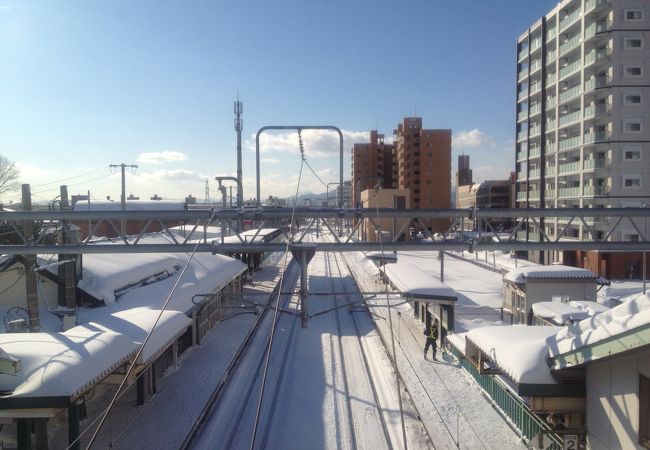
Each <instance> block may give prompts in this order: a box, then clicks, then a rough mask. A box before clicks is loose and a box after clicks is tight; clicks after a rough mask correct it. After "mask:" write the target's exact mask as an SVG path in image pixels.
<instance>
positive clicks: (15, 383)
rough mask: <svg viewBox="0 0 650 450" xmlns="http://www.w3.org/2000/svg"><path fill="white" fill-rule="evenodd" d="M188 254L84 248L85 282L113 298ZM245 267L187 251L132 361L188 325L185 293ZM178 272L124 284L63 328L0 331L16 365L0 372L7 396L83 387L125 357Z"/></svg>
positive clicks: (216, 285)
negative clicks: (61, 330) (182, 268)
mask: <svg viewBox="0 0 650 450" xmlns="http://www.w3.org/2000/svg"><path fill="white" fill-rule="evenodd" d="M165 240H170V238H169V237H168V236H166V235H163V234H162V233H157V234H154V235H148V236H145V237H144V238H143V239H142V243H143V244H146V243H160V242H162V241H165ZM106 244H107V243H106V242H104V245H106ZM90 245H98V244H90ZM188 258H189V255H187V254H184V253H178V254H177V253H163V254H147V253H144V254H142V253H140V254H128V255H125V254H122V255H120V254H88V255H84V269H83V270H84V280H85V281H84V282H85V283H86V285H85V288H87V289H92V291H93V292H94V293H96V294H98V295H99V294H101V295H103V296H104V300H107V299H109V298H110V297H111V296H112V297H113V298H114V292H115V289H116V287H124V286H128V285H130V284H132V283H133V280H134V279H139V278H141V277H150V275H151V274H152V273H156V272H157V271H160V270H161V269H162V270H165V268H168V267H173V265H174V264H181V265H184V264H185V262H186V261H187V260H188ZM245 270H246V265H245V264H243V263H242V262H241V261H238V260H235V259H233V258H229V257H227V256H224V255H212V254H206V253H197V254H195V255H194V256H193V258H192V260H191V261H190V263H189V265H188V267H187V270H186V271H185V273H184V274H183V278H182V280H181V282H180V283H179V284H178V286H177V288H176V291H175V292H174V295H173V296H172V297H171V299H170V302H169V305H168V308H167V310H166V311H165V312H164V313H163V314H162V316H161V319H160V322H159V323H158V325H157V326H156V330H155V331H154V333H153V334H152V337H151V338H150V340H149V342H148V343H147V346H146V347H145V348H144V349H143V353H142V354H141V356H140V358H139V360H138V363H141V364H146V363H148V362H150V361H151V360H152V359H154V358H155V357H156V356H157V355H158V354H159V353H160V352H161V351H162V350H164V349H165V348H167V346H168V345H169V344H170V343H171V342H172V341H173V340H174V339H175V338H176V337H178V336H179V334H180V333H182V332H184V330H185V329H187V327H189V326H190V324H191V319H190V318H189V317H188V316H187V315H186V313H188V312H189V311H190V310H191V309H192V308H193V307H194V304H193V303H192V296H194V295H196V294H209V293H212V292H215V291H218V290H220V289H221V288H222V287H223V286H225V285H226V284H227V283H229V282H230V281H231V280H232V279H234V278H235V277H237V276H238V275H240V274H241V273H243V272H244V271H245ZM178 276H180V271H178V270H176V271H174V272H173V273H171V274H170V275H169V276H167V277H166V278H162V279H160V280H158V281H155V282H152V283H149V284H146V283H145V284H138V285H137V286H133V287H132V288H131V289H127V290H125V291H124V293H123V295H122V296H120V297H119V298H118V299H117V301H113V302H111V301H107V302H106V303H107V305H106V306H103V307H98V308H82V309H80V310H79V312H78V317H77V323H79V324H80V325H78V326H76V327H74V328H71V329H70V330H68V331H66V332H64V333H30V334H23V333H13V334H0V347H1V348H2V349H4V350H5V351H6V352H7V353H9V354H10V355H12V356H14V357H17V358H19V359H21V361H22V364H23V371H22V372H20V373H19V375H18V376H17V377H10V376H9V375H0V390H11V389H16V391H15V395H20V396H24V397H27V396H29V397H40V396H70V395H74V394H76V393H78V392H80V391H83V390H85V389H87V387H89V386H90V385H92V384H93V383H94V382H96V381H97V380H98V379H99V378H101V377H103V376H104V375H106V374H107V373H109V372H110V371H112V370H113V369H115V368H116V367H117V366H118V365H120V364H121V363H122V362H124V361H125V360H127V359H129V358H131V357H132V356H133V354H134V352H135V351H136V350H137V348H138V345H139V344H141V343H142V342H144V339H145V337H146V335H147V333H148V332H149V330H151V328H152V326H153V324H154V322H155V320H156V318H157V317H158V315H159V313H160V311H161V309H162V306H163V304H164V302H165V300H166V298H167V297H168V296H169V293H170V292H171V289H172V287H173V286H174V284H175V283H176V281H177V279H178ZM149 281H151V280H149ZM41 344H42V345H41Z"/></svg>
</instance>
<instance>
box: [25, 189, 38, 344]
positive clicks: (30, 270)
mask: <svg viewBox="0 0 650 450" xmlns="http://www.w3.org/2000/svg"><path fill="white" fill-rule="evenodd" d="M22 203H23V211H31V210H32V190H31V187H30V186H29V184H23V186H22ZM24 227H25V228H24V233H25V239H26V240H27V245H34V223H33V222H31V221H26V222H24ZM35 267H36V255H25V290H26V293H27V314H28V315H29V331H34V332H36V331H41V319H40V315H39V311H38V290H37V287H36V283H37V281H36V272H34V268H35Z"/></svg>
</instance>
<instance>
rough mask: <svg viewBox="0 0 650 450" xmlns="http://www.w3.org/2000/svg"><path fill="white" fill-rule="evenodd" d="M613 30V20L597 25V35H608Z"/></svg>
mask: <svg viewBox="0 0 650 450" xmlns="http://www.w3.org/2000/svg"><path fill="white" fill-rule="evenodd" d="M611 30H612V21H611V20H603V21H601V22H597V23H596V34H599V33H607V32H608V31H611Z"/></svg>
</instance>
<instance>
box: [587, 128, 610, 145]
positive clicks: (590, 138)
mask: <svg viewBox="0 0 650 450" xmlns="http://www.w3.org/2000/svg"><path fill="white" fill-rule="evenodd" d="M610 137H611V133H609V132H608V131H596V132H590V133H585V135H584V143H585V145H587V144H593V143H594V142H606V141H608V140H609V138H610Z"/></svg>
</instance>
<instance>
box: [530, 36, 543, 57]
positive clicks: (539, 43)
mask: <svg viewBox="0 0 650 450" xmlns="http://www.w3.org/2000/svg"><path fill="white" fill-rule="evenodd" d="M541 47H542V38H541V37H538V38H535V39H533V40H532V42H531V43H530V52H531V53H533V52H534V51H535V50H537V49H539V48H541Z"/></svg>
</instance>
